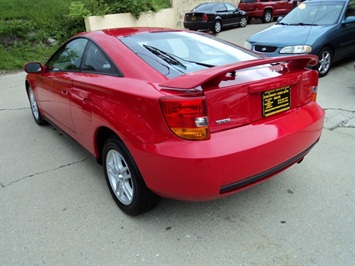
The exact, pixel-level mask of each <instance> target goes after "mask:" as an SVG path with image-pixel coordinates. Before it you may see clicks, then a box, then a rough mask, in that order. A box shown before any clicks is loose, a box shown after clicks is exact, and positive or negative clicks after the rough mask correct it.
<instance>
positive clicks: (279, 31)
mask: <svg viewBox="0 0 355 266" xmlns="http://www.w3.org/2000/svg"><path fill="white" fill-rule="evenodd" d="M245 46H246V47H247V48H249V49H251V50H253V51H256V52H258V53H262V54H264V55H267V56H280V55H291V54H314V55H317V56H318V58H319V63H318V65H317V66H316V69H317V70H318V72H319V75H320V76H321V77H322V76H325V75H326V74H327V73H328V71H329V69H330V68H331V65H332V64H333V63H334V62H336V61H338V60H341V59H343V58H346V57H349V56H352V55H354V54H355V0H312V1H305V2H303V3H301V4H300V5H299V6H298V7H297V8H295V9H294V10H292V11H291V12H290V13H289V14H288V15H286V16H285V17H284V18H282V19H280V20H279V21H278V23H277V24H276V25H274V26H272V27H270V28H267V29H265V30H263V31H261V32H258V33H256V34H254V35H252V36H250V37H249V38H248V39H247V41H246V43H245Z"/></svg>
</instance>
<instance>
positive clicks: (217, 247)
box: [0, 24, 355, 266]
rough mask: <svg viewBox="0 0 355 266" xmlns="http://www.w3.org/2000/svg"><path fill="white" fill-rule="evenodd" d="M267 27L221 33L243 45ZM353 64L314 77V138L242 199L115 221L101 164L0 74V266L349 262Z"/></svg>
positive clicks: (19, 83) (117, 215)
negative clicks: (318, 132) (38, 114)
mask: <svg viewBox="0 0 355 266" xmlns="http://www.w3.org/2000/svg"><path fill="white" fill-rule="evenodd" d="M270 25H271V24H252V25H248V26H247V27H246V28H236V29H231V30H227V31H223V32H222V33H220V34H219V35H218V37H221V38H224V39H227V40H229V41H231V42H235V43H238V44H241V45H242V44H243V43H244V40H245V39H246V38H247V37H248V36H249V35H250V34H252V33H253V32H256V31H258V30H260V29H262V28H265V27H269V26H270ZM354 62H355V58H354V57H353V58H350V59H349V60H345V61H342V62H340V63H337V64H336V65H335V66H334V67H333V69H332V70H331V71H330V73H329V74H328V75H327V76H326V77H324V78H321V79H320V80H319V89H318V103H319V104H320V105H321V106H322V107H323V108H324V109H325V111H326V122H325V124H324V129H323V135H322V138H321V140H320V142H319V143H318V144H317V145H316V146H315V148H314V149H313V150H312V151H311V152H310V154H309V155H308V156H306V158H305V159H304V161H303V162H302V163H301V164H297V165H294V166H293V167H291V168H289V169H288V170H287V171H285V172H283V173H281V174H279V175H277V176H275V177H274V178H272V179H270V180H268V181H266V182H264V183H262V184H260V185H257V186H255V187H253V188H250V189H248V190H245V191H242V192H240V193H238V194H235V195H232V196H230V197H227V198H223V199H220V200H215V201H210V202H201V203H191V202H183V201H174V200H168V199H162V200H161V202H160V204H159V205H158V206H157V207H156V208H155V209H154V210H152V211H150V212H148V213H146V214H144V215H141V216H139V217H135V218H132V217H128V216H126V215H125V214H123V213H122V212H121V211H120V210H119V209H118V207H117V206H116V204H115V203H114V201H113V200H112V198H111V195H110V193H109V191H108V188H107V186H106V183H105V180H104V174H103V170H102V167H101V166H99V165H98V164H96V161H95V159H94V158H93V156H91V155H90V154H89V153H88V152H86V151H85V150H84V149H83V148H82V147H81V146H80V145H78V144H76V143H75V142H74V141H73V140H71V139H70V138H68V137H67V136H65V135H62V134H61V133H60V132H58V131H57V130H56V129H54V128H53V127H51V126H44V127H39V126H37V125H36V124H35V122H34V121H33V118H32V115H31V111H30V108H29V103H28V100H27V97H26V93H25V88H24V79H25V73H23V72H19V73H13V74H7V75H1V76H0V184H1V186H0V234H1V236H0V245H1V246H0V265H4V266H5V265H44V264H46V265H89V264H95V265H276V264H279V265H354V262H355V250H354V247H355V241H354V239H355V219H354V218H355V208H354V202H355V201H354V199H355V194H354V188H355V183H354V180H355V71H354Z"/></svg>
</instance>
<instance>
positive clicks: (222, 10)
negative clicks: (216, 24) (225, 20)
mask: <svg viewBox="0 0 355 266" xmlns="http://www.w3.org/2000/svg"><path fill="white" fill-rule="evenodd" d="M217 11H219V12H226V11H227V9H226V7H225V6H224V4H219V5H218V7H217Z"/></svg>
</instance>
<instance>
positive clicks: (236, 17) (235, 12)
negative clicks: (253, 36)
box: [225, 3, 241, 24]
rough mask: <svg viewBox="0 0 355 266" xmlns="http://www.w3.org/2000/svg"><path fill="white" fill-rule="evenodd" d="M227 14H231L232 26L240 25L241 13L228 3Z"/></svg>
mask: <svg viewBox="0 0 355 266" xmlns="http://www.w3.org/2000/svg"><path fill="white" fill-rule="evenodd" d="M225 5H226V8H227V12H228V13H229V14H230V18H231V19H230V24H239V21H240V18H241V13H240V12H239V10H238V9H237V8H236V7H235V6H233V5H232V4H229V3H226V4H225Z"/></svg>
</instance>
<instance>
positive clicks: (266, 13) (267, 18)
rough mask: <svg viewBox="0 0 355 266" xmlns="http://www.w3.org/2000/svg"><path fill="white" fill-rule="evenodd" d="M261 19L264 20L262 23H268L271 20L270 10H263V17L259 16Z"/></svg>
mask: <svg viewBox="0 0 355 266" xmlns="http://www.w3.org/2000/svg"><path fill="white" fill-rule="evenodd" d="M261 20H262V21H263V22H264V23H269V22H271V21H272V12H271V10H265V11H264V14H263V17H262V18H261Z"/></svg>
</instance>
